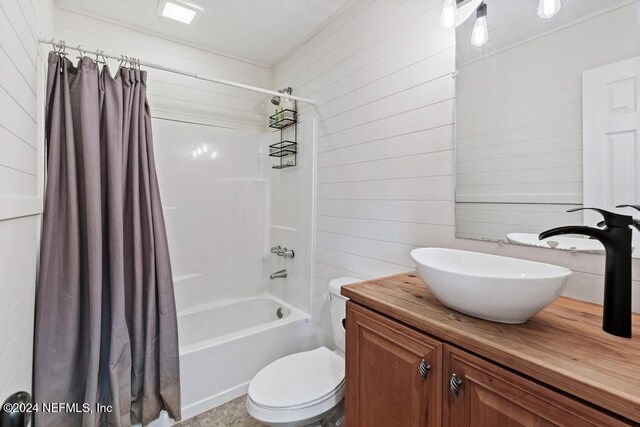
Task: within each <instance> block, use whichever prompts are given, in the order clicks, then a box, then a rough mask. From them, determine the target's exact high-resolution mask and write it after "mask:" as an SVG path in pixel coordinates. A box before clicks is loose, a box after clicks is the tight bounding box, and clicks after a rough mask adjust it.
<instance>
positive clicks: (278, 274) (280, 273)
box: [269, 270, 287, 280]
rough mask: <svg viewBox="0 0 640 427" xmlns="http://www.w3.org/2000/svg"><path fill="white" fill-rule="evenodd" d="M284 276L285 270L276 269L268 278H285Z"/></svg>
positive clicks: (285, 274) (285, 275)
mask: <svg viewBox="0 0 640 427" xmlns="http://www.w3.org/2000/svg"><path fill="white" fill-rule="evenodd" d="M286 277H287V270H280V271H276V272H275V273H273V274H272V275H271V276H269V280H274V279H286Z"/></svg>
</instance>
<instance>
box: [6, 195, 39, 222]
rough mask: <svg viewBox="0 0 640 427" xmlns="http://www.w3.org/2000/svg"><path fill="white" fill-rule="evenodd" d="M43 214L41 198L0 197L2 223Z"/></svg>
mask: <svg viewBox="0 0 640 427" xmlns="http://www.w3.org/2000/svg"><path fill="white" fill-rule="evenodd" d="M41 213H42V199H41V198H39V197H0V221H5V220H8V219H14V218H20V217H24V216H33V215H39V214H41Z"/></svg>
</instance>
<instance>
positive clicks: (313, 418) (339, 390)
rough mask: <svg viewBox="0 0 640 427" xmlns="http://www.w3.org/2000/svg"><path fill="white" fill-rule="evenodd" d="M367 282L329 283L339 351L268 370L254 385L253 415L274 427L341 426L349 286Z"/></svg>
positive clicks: (301, 356) (306, 355)
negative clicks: (345, 291) (344, 289)
mask: <svg viewBox="0 0 640 427" xmlns="http://www.w3.org/2000/svg"><path fill="white" fill-rule="evenodd" d="M360 281H362V279H356V278H353V277H342V278H339V279H334V280H332V281H330V282H329V292H330V294H329V296H330V302H329V310H330V312H331V325H332V328H333V340H334V343H335V345H336V347H337V348H338V350H336V351H331V350H329V349H328V348H326V347H320V348H317V349H315V350H311V351H304V352H302V353H296V354H292V355H289V356H286V357H283V358H282V359H278V360H276V361H275V362H273V363H271V364H269V365H267V366H266V367H264V368H263V369H262V370H261V371H260V372H258V373H257V374H256V376H255V377H253V379H252V380H251V383H250V384H249V392H248V394H247V411H248V412H249V414H250V415H251V416H252V417H253V418H255V419H256V420H258V421H260V422H262V423H264V424H267V425H270V426H291V427H302V426H320V425H324V426H333V425H340V423H339V422H338V421H339V420H340V419H341V418H342V412H343V411H342V406H343V405H342V400H343V398H344V351H345V325H344V319H345V317H346V303H347V299H346V298H345V297H343V296H342V295H340V288H341V287H342V286H343V285H348V284H350V283H356V282H360Z"/></svg>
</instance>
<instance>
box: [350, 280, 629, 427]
mask: <svg viewBox="0 0 640 427" xmlns="http://www.w3.org/2000/svg"><path fill="white" fill-rule="evenodd" d="M342 295H344V296H346V297H348V298H349V299H350V301H349V304H348V305H349V308H348V311H347V313H348V314H347V324H348V326H347V337H348V339H347V349H348V350H347V401H346V413H347V421H348V420H349V411H350V410H351V408H355V407H356V406H357V403H354V405H353V406H352V407H350V406H349V405H350V399H351V401H353V402H356V401H357V400H358V397H357V396H351V397H350V393H351V392H352V391H354V390H355V386H354V390H352V391H350V389H349V387H350V386H349V384H350V383H349V379H350V378H353V375H355V374H357V373H356V372H354V371H356V370H359V368H358V367H356V368H355V369H352V370H351V372H350V368H351V367H353V366H354V365H352V364H351V363H356V361H353V360H352V361H351V362H350V360H349V357H354V358H355V357H356V356H351V355H353V354H356V352H355V351H352V349H354V347H356V346H360V347H361V348H363V349H365V348H366V346H361V343H360V340H366V339H365V338H362V337H363V336H364V335H360V334H359V332H357V331H355V330H354V333H352V334H351V335H350V334H349V331H351V330H352V329H358V328H360V329H361V330H362V328H361V327H360V326H361V325H360V323H362V325H365V324H366V321H365V320H366V319H365V320H362V322H361V321H360V320H359V319H361V318H363V319H364V318H366V317H369V318H373V317H376V316H378V317H379V319H377V320H375V319H374V322H373V323H374V324H378V325H382V324H383V323H384V322H391V323H393V324H395V326H393V327H392V328H391V330H393V331H400V330H401V329H402V328H404V329H406V330H407V331H406V333H403V332H397V333H400V334H404V335H403V336H404V337H409V336H410V335H411V334H419V335H420V336H421V337H423V338H424V339H426V341H427V342H430V341H435V342H436V343H439V347H438V346H436V347H438V348H439V349H437V350H434V351H433V352H431V353H429V355H426V354H427V353H425V356H423V357H424V358H431V360H427V362H428V363H429V364H430V365H431V369H430V373H431V375H432V376H431V378H430V379H431V380H432V381H441V382H442V384H443V387H441V388H438V387H436V389H438V390H440V391H443V390H444V391H443V393H446V394H444V395H440V396H432V399H436V400H438V399H443V405H442V408H443V409H442V410H443V411H444V412H443V419H444V420H445V421H446V420H447V419H449V420H451V419H453V418H455V417H454V416H453V415H452V416H451V417H453V418H451V417H450V418H447V417H448V414H447V410H448V409H453V408H455V405H456V404H457V403H456V402H458V401H460V400H455V398H453V397H451V394H452V392H451V391H450V386H451V384H450V381H451V378H450V376H451V372H449V371H448V370H445V371H443V370H442V369H443V367H444V368H445V369H447V368H451V369H454V368H452V367H453V366H458V368H457V369H459V370H462V371H464V370H465V369H464V368H463V367H461V366H467V367H468V366H471V362H469V361H470V360H473V361H474V362H475V365H474V368H477V369H476V371H475V373H474V374H473V375H476V378H478V377H480V376H481V374H480V373H479V372H484V373H486V372H490V370H491V369H495V370H496V371H498V370H499V371H500V374H499V375H498V374H496V376H493V377H492V378H493V380H489V381H495V382H492V385H491V387H489V390H491V392H493V390H494V386H495V387H496V393H500V392H499V390H497V387H498V384H501V383H502V382H501V381H500V380H501V379H502V380H503V381H504V378H507V380H506V382H504V383H502V384H508V386H511V385H513V384H515V385H516V386H517V387H518V390H524V392H523V393H520V392H518V393H514V394H513V395H511V396H509V395H508V393H507V396H508V398H509V399H511V398H513V399H521V398H522V397H521V396H524V395H526V394H527V393H526V391H527V390H529V391H530V392H531V393H532V394H531V396H534V397H533V398H534V399H540V401H539V402H533V403H531V402H529V403H531V404H532V405H533V406H535V404H536V403H538V404H540V403H541V400H544V399H545V396H547V397H549V398H550V399H551V400H550V401H556V400H554V399H559V400H558V401H559V402H560V404H559V405H561V409H559V411H560V412H558V413H555V414H552V415H550V416H551V417H553V416H560V417H562V416H567V414H569V415H571V416H579V417H585V418H584V419H586V420H588V421H590V422H594V420H596V421H597V420H599V421H598V423H602V422H603V421H602V420H604V419H606V420H607V422H606V423H605V424H608V423H609V422H614V421H615V422H617V420H618V418H619V417H620V420H621V421H622V423H623V424H624V423H625V422H627V421H626V420H632V421H634V422H640V315H638V314H634V316H633V337H632V338H631V339H624V338H619V337H615V336H612V335H609V334H607V333H605V332H604V331H602V329H601V322H602V307H601V306H598V305H595V304H590V303H586V302H581V301H577V300H573V299H569V298H565V297H561V298H559V299H558V300H556V302H554V303H553V304H552V305H550V306H549V307H547V308H546V309H544V310H543V311H541V312H540V313H538V314H537V315H535V316H534V317H533V318H532V319H531V320H529V321H528V322H527V323H525V324H522V325H505V324H498V323H493V322H489V321H485V320H481V319H477V318H474V317H470V316H467V315H464V314H461V313H458V312H456V311H453V310H451V309H449V308H446V307H445V306H443V305H441V304H440V303H439V302H438V301H437V300H436V299H435V297H434V296H433V294H432V293H431V292H430V290H429V289H428V288H427V287H426V286H425V283H424V282H423V281H422V280H421V279H420V278H418V277H417V276H416V275H414V274H400V275H395V276H389V277H385V278H381V279H376V280H371V281H367V282H361V283H358V284H354V285H349V286H345V287H343V288H342ZM374 312H375V313H374ZM350 315H351V316H352V318H350V317H349V316H350ZM403 324H404V325H403ZM405 325H407V326H405ZM372 328H374V329H375V327H372ZM394 333H395V332H394ZM427 335H428V336H427ZM349 337H353V341H351V342H350V340H349ZM407 339H409V338H407ZM424 339H423V340H422V341H425V340H424ZM398 340H402V338H398ZM356 341H357V342H356ZM397 342H400V341H397ZM350 345H351V346H353V347H350ZM403 348H405V347H403ZM406 348H409V347H408V346H407V347H406ZM434 348H435V347H434ZM362 351H365V350H362ZM367 351H370V350H367ZM350 352H351V353H350ZM418 353H419V351H418ZM418 353H416V354H418ZM443 354H444V356H443ZM476 356H477V357H476ZM415 363H416V366H415V369H416V372H417V369H418V367H419V365H420V359H417V360H416V361H415ZM465 363H466V365H465ZM456 364H457V365H456ZM438 365H440V366H438ZM504 368H506V369H504ZM371 372H374V371H369V373H371ZM466 372H467V375H471V373H470V372H471V368H468V369H467V371H466ZM483 375H484V374H483ZM487 375H488V374H487ZM462 380H463V381H466V379H464V378H463V379H462ZM468 381H469V385H468V386H466V387H473V385H474V379H472V378H471V377H469V380H468ZM462 389H463V390H464V389H465V384H464V383H463V385H462ZM469 390H471V389H470V388H469ZM474 390H476V391H477V390H480V388H479V389H474ZM369 393H371V392H370V391H369ZM462 393H464V392H462ZM467 394H469V396H466V397H465V398H468V399H472V398H474V397H473V396H471V394H472V393H470V392H469V393H467ZM567 395H569V396H567ZM501 396H504V395H501ZM501 398H502V397H501ZM362 401H363V402H365V400H362ZM500 403H506V402H504V401H503V402H500ZM510 403H516V405H517V402H510ZM521 403H522V402H521ZM452 405H453V407H452ZM437 407H438V409H437V410H436V412H437V417H436V418H437V419H439V418H440V416H439V415H440V409H439V408H440V405H438V406H437ZM524 407H525V408H527V409H529V410H531V409H530V408H531V407H530V406H528V404H527V405H525V406H524ZM360 409H361V408H360ZM594 409H595V410H594ZM425 410H426V409H425ZM426 411H427V412H429V411H428V410H426ZM522 411H524V410H522ZM558 414H560V415H558ZM501 416H503V414H501ZM535 416H538V415H535ZM545 416H546V415H545ZM602 417H604V418H602ZM609 418H610V419H609ZM565 419H566V418H565ZM598 423H596V424H598ZM445 425H448V424H447V423H446V422H445Z"/></svg>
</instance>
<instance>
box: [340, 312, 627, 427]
mask: <svg viewBox="0 0 640 427" xmlns="http://www.w3.org/2000/svg"><path fill="white" fill-rule="evenodd" d="M346 346H347V348H346V350H347V351H346V369H347V371H346V375H347V376H346V395H345V419H346V426H347V427H360V426H362V427H376V426H381V427H382V426H383V427H387V426H388V427H395V426H398V427H411V426H447V427H458V426H465V427H483V426H495V427H510V426H536V427H537V426H540V427H542V426H571V427H574V426H575V427H581V426H622V425H630V424H627V423H624V422H622V421H620V420H618V419H617V418H612V417H610V416H609V415H607V414H606V413H605V412H602V411H600V410H598V409H595V408H594V407H592V406H589V405H587V404H584V403H582V402H580V401H579V400H576V399H573V398H571V397H568V396H567V395H565V394H562V393H559V392H556V391H554V390H553V389H551V388H549V387H546V386H544V385H541V384H539V383H538V382H536V381H534V380H531V379H529V378H527V377H525V376H522V375H519V374H517V373H514V372H512V371H510V370H507V369H505V368H503V367H501V366H499V365H497V364H494V363H491V362H488V361H486V360H484V359H481V358H479V357H476V356H474V355H472V354H471V353H469V352H466V351H464V350H461V349H459V348H457V347H454V346H452V345H449V344H446V343H444V342H442V341H439V340H437V339H434V338H432V337H430V336H429V335H427V334H424V333H423V332H420V331H418V330H416V329H413V328H411V327H408V326H405V325H404V324H403V323H401V322H398V321H396V320H394V319H392V318H389V317H387V316H384V315H381V314H379V313H377V312H375V311H373V310H371V309H368V308H366V307H364V306H362V305H359V304H356V303H354V302H352V301H349V302H348V303H347V343H346ZM452 382H453V383H455V384H452Z"/></svg>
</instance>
